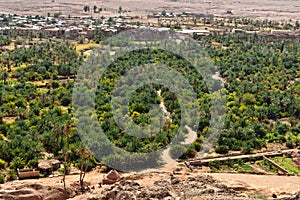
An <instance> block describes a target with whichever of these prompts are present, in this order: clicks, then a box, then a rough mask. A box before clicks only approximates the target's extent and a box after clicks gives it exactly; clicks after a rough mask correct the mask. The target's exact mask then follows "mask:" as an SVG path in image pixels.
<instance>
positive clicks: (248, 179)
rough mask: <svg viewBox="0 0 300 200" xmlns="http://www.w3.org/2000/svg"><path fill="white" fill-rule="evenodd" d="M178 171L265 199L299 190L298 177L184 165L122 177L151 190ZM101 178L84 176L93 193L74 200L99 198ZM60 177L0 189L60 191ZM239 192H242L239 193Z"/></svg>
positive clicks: (95, 172)
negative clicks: (32, 187)
mask: <svg viewBox="0 0 300 200" xmlns="http://www.w3.org/2000/svg"><path fill="white" fill-rule="evenodd" d="M178 169H179V174H177V177H178V178H180V179H182V180H185V179H186V178H187V177H189V176H197V175H201V176H203V175H210V176H212V177H213V178H215V179H216V180H217V181H219V182H220V183H222V184H225V185H227V186H228V187H229V188H232V189H234V190H237V191H239V190H245V188H247V190H249V191H250V192H251V191H252V193H258V192H259V193H261V194H263V195H265V196H267V197H271V196H272V194H276V195H277V196H280V197H283V196H288V195H291V194H294V193H295V192H297V191H299V190H300V177H299V176H276V175H249V174H229V173H202V172H201V171H197V170H196V171H194V172H190V171H189V169H188V168H186V167H185V165H184V164H183V163H177V162H173V163H170V164H168V165H167V166H165V167H163V168H161V169H152V170H145V171H143V172H138V173H134V172H132V173H123V174H122V176H124V177H130V180H134V181H136V182H138V183H139V184H140V185H141V186H151V185H152V184H153V183H154V182H155V181H157V180H160V179H168V178H170V174H173V173H174V172H175V171H176V170H178ZM103 176H104V174H103V173H100V172H99V169H95V170H93V171H92V172H90V173H88V174H87V175H86V178H85V181H86V182H87V183H88V185H90V186H94V187H95V189H94V190H92V191H91V193H90V194H89V193H86V194H84V195H81V196H80V195H79V196H77V197H76V198H75V199H82V198H83V196H84V197H86V196H90V195H93V194H98V193H100V192H101V191H103V190H105V189H107V188H108V187H110V186H107V185H102V187H100V188H99V187H98V186H99V185H98V183H100V182H101V180H102V178H103ZM61 180H62V176H60V177H54V178H41V179H37V180H23V181H13V182H8V183H6V184H4V185H0V190H1V189H12V190H14V189H15V188H18V187H19V186H21V185H29V184H42V185H44V186H50V187H51V186H52V187H59V188H63V183H62V181H61ZM78 180H79V175H69V176H67V177H66V183H67V187H69V188H72V187H73V186H72V185H74V184H75V183H77V184H78ZM241 188H242V189H241Z"/></svg>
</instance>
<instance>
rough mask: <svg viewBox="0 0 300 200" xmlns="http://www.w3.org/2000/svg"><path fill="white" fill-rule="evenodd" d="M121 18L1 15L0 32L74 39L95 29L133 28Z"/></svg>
mask: <svg viewBox="0 0 300 200" xmlns="http://www.w3.org/2000/svg"><path fill="white" fill-rule="evenodd" d="M8 19H9V20H8ZM123 20H124V19H123V18H117V19H114V20H113V23H112V20H111V19H105V18H102V19H95V18H92V17H91V16H80V17H71V16H68V17H66V16H59V17H56V18H55V17H41V16H37V17H31V16H19V15H2V17H0V34H2V35H13V34H15V35H17V36H32V37H48V38H52V37H56V38H62V37H65V38H66V39H75V38H77V37H79V36H81V35H82V36H85V37H91V36H92V35H93V34H94V32H95V31H96V30H97V29H100V30H102V31H103V32H104V33H106V34H107V35H109V34H114V33H116V32H118V31H120V30H124V29H129V28H133V27H132V26H130V25H125V23H123Z"/></svg>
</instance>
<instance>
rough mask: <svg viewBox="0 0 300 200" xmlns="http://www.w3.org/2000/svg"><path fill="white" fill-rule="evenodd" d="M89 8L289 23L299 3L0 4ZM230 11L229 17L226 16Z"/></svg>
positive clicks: (79, 11)
mask: <svg viewBox="0 0 300 200" xmlns="http://www.w3.org/2000/svg"><path fill="white" fill-rule="evenodd" d="M84 5H88V6H90V8H91V9H90V12H92V7H93V6H94V5H96V6H97V7H98V8H103V11H102V12H100V13H96V14H94V15H96V16H102V15H109V14H112V13H117V11H118V8H119V6H121V7H122V9H123V11H128V12H125V14H127V15H131V16H132V15H137V16H146V15H147V14H152V13H154V12H157V13H160V12H162V11H163V10H166V11H168V12H173V13H182V12H194V13H199V14H213V15H216V16H224V15H227V16H228V15H229V16H230V15H232V16H236V17H250V18H255V19H264V18H268V19H274V20H289V19H296V20H299V19H300V15H299V8H300V2H299V1H298V0H286V1H283V0H265V1H259V0H243V1H231V0H222V1H221V0H215V1H207V0H172V1H171V0H153V1H145V0H105V1H95V0H90V1H77V0H73V1H70V0H23V1H19V0H11V1H2V0H1V1H0V10H1V12H6V13H18V14H26V15H30V14H39V15H46V14H47V13H49V12H50V13H54V12H62V14H65V15H68V14H71V15H73V16H74V15H90V14H91V13H84V12H83V6H84ZM227 11H231V14H227Z"/></svg>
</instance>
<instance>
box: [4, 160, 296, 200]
mask: <svg viewBox="0 0 300 200" xmlns="http://www.w3.org/2000/svg"><path fill="white" fill-rule="evenodd" d="M103 176H104V174H103V173H100V169H99V168H96V169H95V170H93V171H92V172H90V173H88V174H87V176H86V179H85V181H86V183H85V186H86V188H87V192H85V193H84V194H82V193H81V192H80V187H79V184H78V180H79V175H69V176H67V177H66V183H67V193H68V195H69V198H71V199H74V200H81V199H109V198H111V199H117V200H119V199H126V200H127V199H136V198H140V199H176V198H180V199H197V200H198V199H261V198H267V199H271V197H272V195H274V194H275V195H276V196H277V197H278V198H279V199H284V198H285V197H288V198H287V199H291V198H290V197H291V196H293V195H294V196H295V194H296V192H297V191H299V190H300V187H299V183H300V177H297V176H290V177H287V176H273V175H272V176H266V175H246V174H227V173H226V174H225V173H202V172H201V171H200V170H199V171H197V170H196V171H193V172H191V171H190V170H189V169H188V168H187V167H186V166H185V165H184V164H183V163H176V162H173V163H170V164H169V165H167V166H165V167H164V168H162V169H152V170H145V171H142V172H138V173H134V172H132V173H123V174H122V176H123V178H122V179H121V181H120V182H119V183H116V184H114V185H101V186H100V184H99V183H101V181H102V179H103ZM61 180H62V177H54V178H41V179H38V180H23V181H13V182H8V183H6V184H3V185H0V199H3V196H4V195H6V196H5V197H10V198H4V199H22V198H23V197H24V195H25V197H26V196H27V197H28V196H29V197H30V199H32V200H36V199H37V200H39V199H47V198H48V197H49V198H50V197H51V198H52V199H57V200H64V199H66V193H65V192H64V191H63V183H62V181H61ZM1 195H2V196H1ZM117 195H118V196H117ZM46 197H47V198H46Z"/></svg>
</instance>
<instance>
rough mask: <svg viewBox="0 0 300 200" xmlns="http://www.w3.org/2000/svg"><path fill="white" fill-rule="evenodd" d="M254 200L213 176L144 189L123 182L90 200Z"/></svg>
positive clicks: (172, 179) (164, 181) (158, 183)
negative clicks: (220, 182)
mask: <svg viewBox="0 0 300 200" xmlns="http://www.w3.org/2000/svg"><path fill="white" fill-rule="evenodd" d="M178 198H180V199H189V200H192V199H197V200H199V199H211V200H212V199H223V200H226V199H228V200H229V199H254V198H251V197H249V196H248V195H247V194H243V193H242V192H241V191H240V192H238V191H235V190H232V189H230V188H228V187H227V186H225V185H222V184H219V183H218V182H216V181H215V180H214V179H213V178H212V177H210V176H196V177H187V178H186V179H184V180H182V179H180V178H179V177H175V176H170V178H168V179H160V180H158V181H155V182H154V183H153V185H151V186H141V185H140V184H139V183H137V182H135V181H129V180H124V181H121V182H120V183H117V184H115V185H113V186H111V187H109V188H107V189H105V190H103V191H102V192H101V193H100V194H97V195H94V196H91V197H88V199H89V200H98V199H99V200H107V199H118V200H131V199H132V200H133V199H178Z"/></svg>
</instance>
